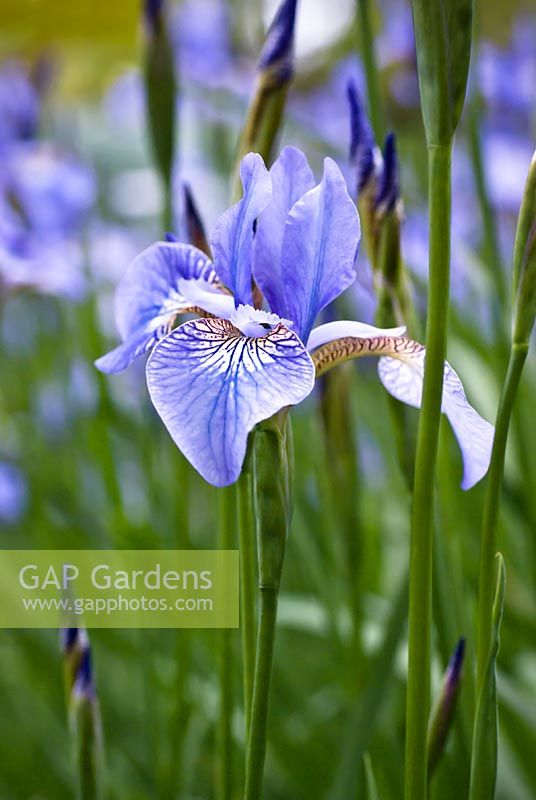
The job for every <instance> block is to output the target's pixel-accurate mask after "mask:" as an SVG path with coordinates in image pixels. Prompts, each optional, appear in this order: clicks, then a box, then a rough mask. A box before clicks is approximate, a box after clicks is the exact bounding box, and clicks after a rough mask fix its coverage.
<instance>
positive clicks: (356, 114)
mask: <svg viewBox="0 0 536 800" xmlns="http://www.w3.org/2000/svg"><path fill="white" fill-rule="evenodd" d="M347 96H348V103H349V105H350V163H351V164H353V165H355V166H356V167H357V191H358V192H361V191H362V190H363V189H364V187H365V186H366V184H367V181H368V180H369V178H370V177H371V175H372V174H373V172H374V146H375V142H374V134H373V132H372V127H371V125H370V122H369V121H368V117H367V115H366V113H365V109H364V107H363V103H362V101H361V97H360V96H359V92H358V90H357V86H356V85H355V83H354V81H349V83H348V88H347Z"/></svg>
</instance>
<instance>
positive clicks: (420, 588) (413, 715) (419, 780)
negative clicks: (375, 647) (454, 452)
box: [405, 142, 452, 800]
mask: <svg viewBox="0 0 536 800" xmlns="http://www.w3.org/2000/svg"><path fill="white" fill-rule="evenodd" d="M451 156H452V143H451V142H450V143H449V144H447V145H438V146H433V145H431V146H429V148H428V169H429V176H428V198H429V208H430V212H429V214H430V280H429V291H428V318H427V326H426V346H427V355H426V363H425V370H424V387H423V400H422V410H421V415H420V420H419V431H418V436H417V451H416V458H415V482H414V499H413V513H412V525H411V554H410V593H409V663H408V687H407V701H406V771H405V797H406V800H426V791H427V747H426V741H427V729H428V716H429V710H430V629H431V624H432V568H433V557H432V554H433V501H434V475H435V469H436V461H437V449H438V439H439V424H440V417H441V396H442V391H443V368H444V366H443V365H444V361H445V351H446V342H447V317H448V299H449V272H450V270H449V266H450V210H451V209H450V198H451V180H450V179H451Z"/></svg>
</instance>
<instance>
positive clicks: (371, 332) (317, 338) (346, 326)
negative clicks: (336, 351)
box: [307, 320, 406, 351]
mask: <svg viewBox="0 0 536 800" xmlns="http://www.w3.org/2000/svg"><path fill="white" fill-rule="evenodd" d="M405 332H406V328H405V326H401V327H399V328H375V327H374V325H367V324H366V323H365V322H356V321H355V320H337V321H336V322H326V324H325V325H319V326H318V327H317V328H313V330H312V331H311V335H310V336H309V339H308V340H307V349H308V350H309V351H311V350H316V348H317V347H321V346H322V345H323V344H327V343H328V342H333V341H334V340H335V339H343V338H345V337H347V336H352V337H357V338H359V339H372V338H374V337H375V336H403V335H404V334H405Z"/></svg>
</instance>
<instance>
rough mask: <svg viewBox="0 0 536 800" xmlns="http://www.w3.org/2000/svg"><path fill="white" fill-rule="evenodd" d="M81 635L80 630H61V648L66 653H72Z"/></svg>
mask: <svg viewBox="0 0 536 800" xmlns="http://www.w3.org/2000/svg"><path fill="white" fill-rule="evenodd" d="M79 634H80V629H79V628H62V629H61V646H62V650H63V651H64V652H65V653H70V652H71V650H72V649H73V648H74V647H75V645H76V643H77V641H78V637H79Z"/></svg>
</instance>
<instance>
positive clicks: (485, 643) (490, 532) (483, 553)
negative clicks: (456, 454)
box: [476, 344, 528, 697]
mask: <svg viewBox="0 0 536 800" xmlns="http://www.w3.org/2000/svg"><path fill="white" fill-rule="evenodd" d="M527 351H528V345H526V344H514V345H513V347H512V349H511V352H510V359H509V362H508V368H507V372H506V378H505V381H504V385H503V389H502V394H501V399H500V402H499V409H498V411H497V420H496V425H495V438H494V440H493V450H492V453H491V463H490V468H489V473H488V478H487V484H486V497H485V501H484V517H483V523H482V541H481V545H480V576H479V583H478V647H477V681H476V691H477V697H478V696H479V694H480V691H481V689H482V682H483V680H484V677H485V673H486V667H487V663H488V659H489V651H490V647H491V639H492V626H493V620H492V609H493V598H494V594H495V582H496V576H495V569H496V568H495V550H496V532H497V522H498V519H499V506H500V500H501V484H502V478H503V471H504V457H505V453H506V442H507V439H508V429H509V426H510V420H511V417H512V411H513V407H514V401H515V398H516V394H517V390H518V387H519V381H520V378H521V373H522V371H523V367H524V364H525V359H526V357H527Z"/></svg>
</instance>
